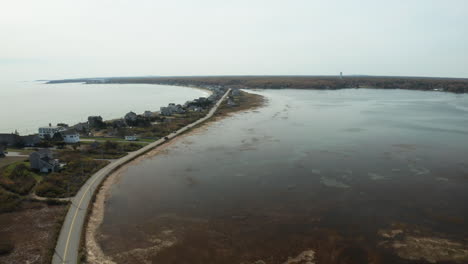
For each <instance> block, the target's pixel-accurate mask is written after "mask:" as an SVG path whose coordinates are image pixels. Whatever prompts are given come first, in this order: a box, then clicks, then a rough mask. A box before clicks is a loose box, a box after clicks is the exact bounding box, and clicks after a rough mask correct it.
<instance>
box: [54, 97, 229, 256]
mask: <svg viewBox="0 0 468 264" xmlns="http://www.w3.org/2000/svg"><path fill="white" fill-rule="evenodd" d="M230 92H231V89H229V90H227V91H226V93H225V94H224V95H223V97H221V99H219V100H218V102H217V103H216V104H215V105H214V106H213V107H212V108H211V110H210V111H209V112H208V114H207V115H206V116H205V117H203V118H201V119H199V120H197V121H195V122H193V123H192V124H189V125H187V126H185V127H183V128H181V129H179V130H177V131H176V132H174V133H172V134H170V135H167V137H166V138H167V139H164V138H162V139H160V140H157V141H155V142H153V143H151V144H148V145H146V146H145V147H143V148H141V149H139V150H137V151H135V152H132V153H129V154H128V155H127V156H125V157H122V158H120V159H118V160H116V161H115V162H113V163H111V164H109V165H108V166H106V167H104V168H102V169H101V170H99V171H98V172H97V173H95V174H94V175H93V176H91V177H90V178H89V179H88V181H87V182H86V184H85V185H83V187H81V189H80V190H79V191H78V193H77V194H76V196H75V197H74V198H73V199H72V201H71V202H72V205H71V206H70V209H69V211H68V213H67V216H66V218H65V221H64V222H63V225H62V229H61V231H60V235H59V238H58V240H57V245H56V247H55V254H54V257H53V260H52V263H53V264H59V263H61V264H64V263H67V264H69V263H72V264H73V263H77V262H78V251H79V247H80V239H81V233H82V230H83V226H84V223H85V220H86V214H87V211H88V210H87V209H88V207H89V205H90V203H91V200H92V197H93V195H94V193H95V192H96V191H97V189H98V187H99V185H100V184H101V182H102V181H103V180H104V179H105V178H106V177H107V176H108V175H110V174H111V173H112V172H114V171H115V170H116V169H118V168H120V167H121V166H122V165H124V164H126V163H128V162H129V161H131V160H133V159H135V158H137V157H138V156H141V155H143V154H145V153H146V152H148V151H150V150H152V149H154V148H156V147H158V146H160V145H162V144H164V143H165V142H166V141H167V140H170V139H172V138H174V137H177V136H178V135H180V134H182V133H184V132H186V131H187V130H189V129H190V128H192V127H194V126H197V125H199V124H201V123H203V122H205V121H206V120H208V119H209V118H211V117H212V116H213V114H214V113H215V112H216V110H217V109H218V107H219V106H220V105H221V103H222V102H223V100H224V99H226V97H227V96H228V95H229V93H230Z"/></svg>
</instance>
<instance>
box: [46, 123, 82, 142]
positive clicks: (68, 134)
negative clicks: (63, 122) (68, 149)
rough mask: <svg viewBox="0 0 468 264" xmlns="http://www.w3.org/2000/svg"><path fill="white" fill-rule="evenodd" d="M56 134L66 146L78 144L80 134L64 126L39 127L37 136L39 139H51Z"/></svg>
mask: <svg viewBox="0 0 468 264" xmlns="http://www.w3.org/2000/svg"><path fill="white" fill-rule="evenodd" d="M57 134H60V136H61V137H62V139H63V141H64V142H65V143H67V144H75V143H78V142H80V134H79V133H78V132H77V131H76V130H75V129H73V128H68V127H65V126H52V125H50V124H49V126H48V127H40V128H39V134H38V136H39V138H41V139H52V138H54V137H55V136H56V135H57Z"/></svg>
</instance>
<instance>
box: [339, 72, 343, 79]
mask: <svg viewBox="0 0 468 264" xmlns="http://www.w3.org/2000/svg"><path fill="white" fill-rule="evenodd" d="M340 79H341V80H343V72H340Z"/></svg>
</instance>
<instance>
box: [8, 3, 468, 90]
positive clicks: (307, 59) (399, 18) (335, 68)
mask: <svg viewBox="0 0 468 264" xmlns="http://www.w3.org/2000/svg"><path fill="white" fill-rule="evenodd" d="M0 6H1V8H0V34H1V38H0V81H1V79H14V80H35V79H61V78H77V77H105V76H148V75H155V76H157V75H164V76H178V75H337V74H339V72H343V73H344V74H345V75H346V74H366V75H398V76H433V77H436V76H437V77H467V78H468V15H467V13H468V1H466V0H392V1H388V0H352V1H351V0H288V1H286V0H281V1H278V0H268V1H264V0H236V1H220V0H191V1H189V0H172V1H167V0H165V1H159V0H152V1H150V0H131V1H130V0H79V1H76V0H41V1H37V0H14V1H13V0H0Z"/></svg>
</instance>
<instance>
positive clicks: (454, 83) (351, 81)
mask: <svg viewBox="0 0 468 264" xmlns="http://www.w3.org/2000/svg"><path fill="white" fill-rule="evenodd" d="M106 82H107V83H153V84H167V85H184V86H188V85H192V86H217V85H219V86H227V87H230V88H256V89H287V88H289V89H322V90H325V89H331V90H334V89H344V88H380V89H407V90H436V89H437V90H441V91H447V92H454V93H468V79H456V78H423V77H358V76H356V77H347V76H345V77H343V79H340V78H339V77H337V76H321V77H319V76H212V77H211V76H195V77H148V78H146V77H141V78H112V79H108V80H107V81H106Z"/></svg>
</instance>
